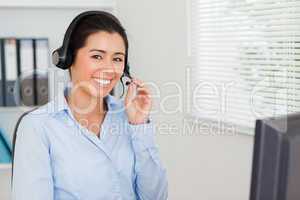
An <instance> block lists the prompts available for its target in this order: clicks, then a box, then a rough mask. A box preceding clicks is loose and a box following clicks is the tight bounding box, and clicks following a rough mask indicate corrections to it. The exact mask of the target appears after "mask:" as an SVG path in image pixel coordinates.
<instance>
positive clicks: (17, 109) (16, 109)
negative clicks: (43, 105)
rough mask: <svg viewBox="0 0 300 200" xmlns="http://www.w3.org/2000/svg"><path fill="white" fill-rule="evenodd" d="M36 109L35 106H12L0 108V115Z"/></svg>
mask: <svg viewBox="0 0 300 200" xmlns="http://www.w3.org/2000/svg"><path fill="white" fill-rule="evenodd" d="M34 108H36V106H14V107H3V106H2V107H0V114H1V113H3V112H22V111H24V112H26V111H29V110H32V109H34Z"/></svg>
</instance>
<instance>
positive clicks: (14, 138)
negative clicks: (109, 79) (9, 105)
mask: <svg viewBox="0 0 300 200" xmlns="http://www.w3.org/2000/svg"><path fill="white" fill-rule="evenodd" d="M38 108H39V107H37V108H34V109H32V110H29V111H26V112H24V113H23V114H22V115H21V116H20V117H19V119H18V121H17V123H16V126H15V129H14V132H13V140H12V155H11V157H12V167H11V181H12V179H13V175H14V157H15V146H16V140H17V132H18V128H19V125H20V122H21V121H22V119H23V117H24V116H26V115H27V114H29V113H30V112H32V111H34V110H36V109H38Z"/></svg>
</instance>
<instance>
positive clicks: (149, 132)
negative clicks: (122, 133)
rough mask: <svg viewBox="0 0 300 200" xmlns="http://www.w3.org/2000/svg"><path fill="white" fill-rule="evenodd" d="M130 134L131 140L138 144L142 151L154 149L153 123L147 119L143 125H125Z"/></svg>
mask: <svg viewBox="0 0 300 200" xmlns="http://www.w3.org/2000/svg"><path fill="white" fill-rule="evenodd" d="M127 125H128V127H129V130H130V133H131V139H132V140H133V141H134V142H138V143H140V144H141V145H139V146H141V147H142V150H145V149H148V148H153V147H156V145H155V140H154V134H155V131H154V124H153V122H152V121H151V120H150V119H148V120H147V122H146V123H143V124H130V123H129V122H128V123H127Z"/></svg>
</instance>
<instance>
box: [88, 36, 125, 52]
mask: <svg viewBox="0 0 300 200" xmlns="http://www.w3.org/2000/svg"><path fill="white" fill-rule="evenodd" d="M85 46H86V47H87V48H89V49H99V50H104V51H107V52H124V53H125V44H124V40H123V38H122V37H121V36H120V34H118V33H108V32H105V31H100V32H96V33H93V34H91V35H89V36H88V38H87V40H86V44H85Z"/></svg>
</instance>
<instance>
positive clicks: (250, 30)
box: [189, 0, 300, 134]
mask: <svg viewBox="0 0 300 200" xmlns="http://www.w3.org/2000/svg"><path fill="white" fill-rule="evenodd" d="M189 9H190V14H191V15H190V42H191V48H190V54H191V55H190V56H191V60H192V67H191V68H190V83H191V86H192V87H191V89H192V93H191V97H192V100H191V103H192V108H193V109H191V114H192V115H193V116H196V117H197V118H201V119H207V120H212V121H218V122H220V123H222V124H228V125H234V126H236V128H237V131H238V132H242V133H248V134H252V133H253V129H254V126H255V120H256V119H258V118H265V117H271V116H277V115H283V114H287V113H291V112H298V111H300V0H190V8H189Z"/></svg>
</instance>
